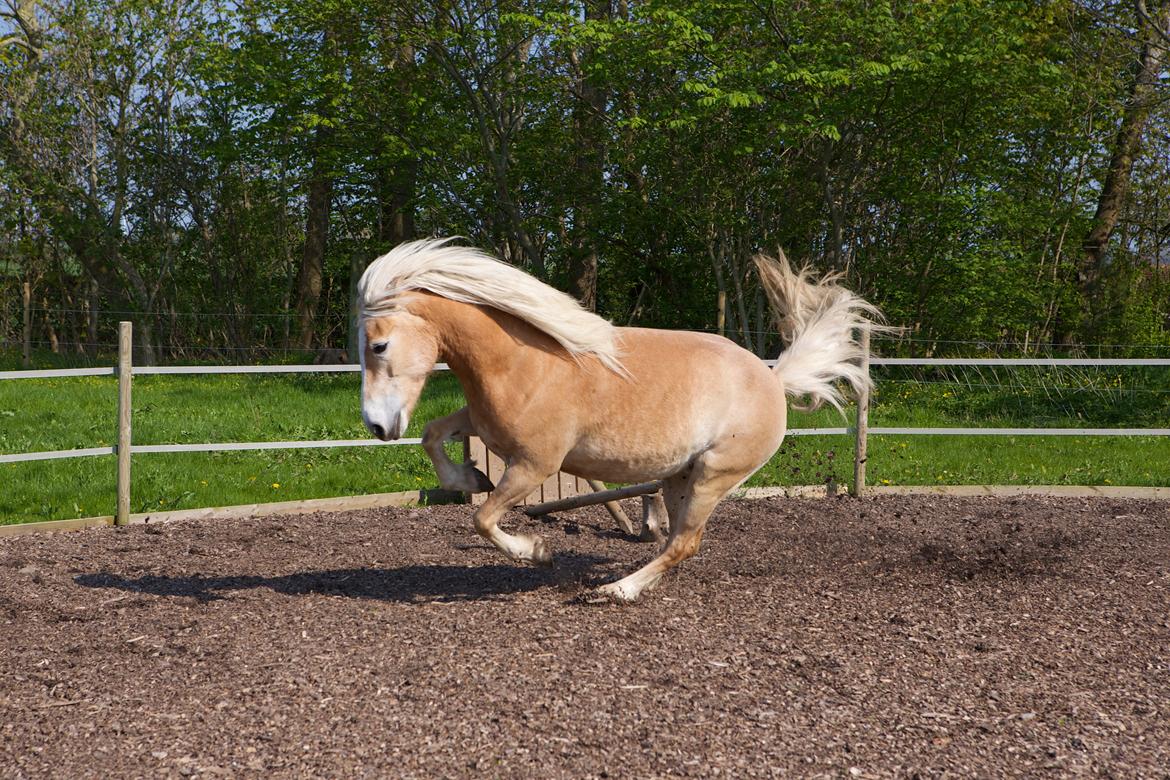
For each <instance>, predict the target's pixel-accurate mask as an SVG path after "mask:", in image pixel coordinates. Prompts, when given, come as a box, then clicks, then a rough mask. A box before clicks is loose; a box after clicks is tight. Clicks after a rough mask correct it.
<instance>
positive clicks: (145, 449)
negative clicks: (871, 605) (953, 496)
mask: <svg viewBox="0 0 1170 780" xmlns="http://www.w3.org/2000/svg"><path fill="white" fill-rule="evenodd" d="M130 327H131V326H130V323H128V322H124V323H121V329H122V332H121V333H120V334H119V335H120V336H121V338H120V339H119V341H120V347H119V350H120V355H119V365H120V366H127V367H129V366H130V363H129V358H130V355H129V349H130V347H129V343H130V338H129V337H130ZM764 362H765V363H766V364H767V365H775V363H776V361H775V360H767V361H764ZM868 363H869V365H871V366H1036V367H1042V368H1043V367H1065V366H1129V367H1133V366H1166V367H1170V358H1148V359H1125V358H879V357H874V358H870V359H869V360H868ZM435 370H436V371H447V370H449V367H448V365H447V364H446V363H436V364H435ZM357 371H360V366H358V365H354V364H347V365H264V366H140V367H132V368H129V370H128V371H127V374H126V378H127V379H128V378H129V377H130V375H131V374H137V375H152V374H153V375H164V374H170V375H176V374H318V373H354V372H357ZM87 376H118V377H119V379H120V380H121V379H122V378H123V377H122V376H121V375H120V371H119V369H118V368H117V367H113V366H108V367H96V368H62V369H49V370H43V371H0V380H5V379H50V378H57V377H87ZM123 388H124V389H123ZM129 388H130V383H129V382H128V381H127V382H121V381H120V382H119V394H120V396H121V395H122V394H123V393H124V394H125V399H123V398H121V397H120V398H119V407H120V409H121V410H122V411H121V412H120V414H119V432H120V434H121V437H120V440H122V441H125V442H127V444H126V445H125V447H124V449H125V451H124V452H119V447H117V446H113V447H87V448H82V449H72V450H52V451H45V452H22V453H12V454H7V455H0V463H20V462H26V461H38V460H58V459H64V458H83V457H90V456H99V455H122V456H123V457H120V458H119V461H120V465H121V462H126V461H128V458H126V456H127V455H128V454H129V453H130V452H134V453H140V454H149V453H167V452H229V451H240V450H283V449H317V448H327V447H376V446H395V445H403V444H420V443H421V441H422V440H421V439H398V440H397V441H391V442H383V441H378V440H377V439H321V440H316V441H257V442H208V443H199V444H137V445H136V444H130V443H129V442H130V439H129V434H130V430H131V428H130V424H131V420H130V416H129V403H128V401H129V392H130V389H129ZM123 400H124V401H125V403H123ZM863 403H866V404H867V399H863ZM862 420H864V414H861V413H860V412H859V421H862ZM788 434H789V435H792V436H857V437H858V441H857V447H856V452H857V456H856V459H855V460H856V463H855V475H856V477H857V480H856V481H857V482H858V484H857V485H855V486H854V488H855V489H860V488H861V486H862V484H863V483H864V461H865V449H866V448H865V441H864V440H865V438H866V436H867V435H878V436H883V435H891V436H895V435H896V436H1170V428H914V427H910V428H902V427H880V426H877V427H870V426H868V425H866V424H864V423H863V422H862V424H860V425H852V426H848V427H838V428H792V429H789V431H788ZM129 485H130V475H129V466H128V465H126V466H125V467H120V468H119V473H118V493H119V498H120V499H122V500H120V501H119V507H118V508H119V512H118V517H117V520H116V522H117V523H118V524H124V523H125V522H126V520H127V519H128V518H127V517H126V515H127V514H128V508H124V507H123V503H124V502H127V503H128V497H129V489H130V487H129Z"/></svg>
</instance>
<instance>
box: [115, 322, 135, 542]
mask: <svg viewBox="0 0 1170 780" xmlns="http://www.w3.org/2000/svg"><path fill="white" fill-rule="evenodd" d="M133 350H134V339H133V326H132V325H131V324H130V323H129V322H120V323H118V511H117V513H116V514H115V515H114V525H126V524H127V523H129V522H130V379H131V376H132V370H133V369H132V366H133V360H132V356H133Z"/></svg>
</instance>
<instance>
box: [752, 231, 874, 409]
mask: <svg viewBox="0 0 1170 780" xmlns="http://www.w3.org/2000/svg"><path fill="white" fill-rule="evenodd" d="M755 263H756V269H757V270H758V271H759V274H760V281H761V282H763V285H764V291H765V292H766V293H767V294H768V300H769V301H770V302H771V304H772V310H773V312H774V314H775V315H776V320H777V322H778V323H779V326H780V336H781V338H783V339H784V341H785V342H786V343H787V344H788V347H787V349H785V350H784V351H783V352H781V353H780V357H779V359H778V360H777V361H776V367H775V369H773V370H774V371H775V373H776V376H777V377H779V378H780V381H782V382H783V383H784V390H785V392H786V393H787V394H788V395H790V396H793V397H795V398H803V397H807V398H808V399H809V402H808V403H807V405H804V406H797V408H800V409H806V410H812V409H817V408H819V407H820V406H821V405H823V404H825V403H829V404H831V405H832V406H834V407H836V409H837V410H838V411H841V404H842V403H843V401H844V398H843V397H842V395H841V391H840V390H839V389H838V382H839V380H842V379H844V380H845V381H846V382H847V383H848V384H849V385H850V386H851V387H852V388H853V391H854V392H855V393H860V392H861V390H862V389H863V388H868V387H869V386H870V384H871V383H870V379H869V374H868V373H867V372H866V371H865V370H863V369H862V367H861V366H860V364H859V362H858V361H859V359H860V357H861V354H862V347H861V344H860V342H859V341H858V340H857V339H856V337H855V335H854V334H855V333H862V332H869V333H875V332H885V331H890V330H894V329H892V328H888V327H886V326H884V325H881V324H879V323H880V321H881V318H882V315H881V312H880V311H878V309H877V307H876V306H874V305H873V304H870V303H867V302H866V301H864V300H862V299H861V298H859V297H857V296H856V295H854V294H853V293H852V292H850V291H849V290H846V289H845V288H844V287H841V286H840V285H838V284H837V280H838V279H840V278H841V274H829V275H827V276H824V277H822V278H820V279H815V278H813V276H812V273H811V272H810V270H809V269H808V267H807V266H806V267H805V268H802V269H801V270H799V271H793V270H792V267H791V266H789V264H788V259H787V258H785V257H784V253H783V252H781V253H780V255H779V257H777V258H776V259H773V258H771V257H767V256H765V255H757V256H756V257H755Z"/></svg>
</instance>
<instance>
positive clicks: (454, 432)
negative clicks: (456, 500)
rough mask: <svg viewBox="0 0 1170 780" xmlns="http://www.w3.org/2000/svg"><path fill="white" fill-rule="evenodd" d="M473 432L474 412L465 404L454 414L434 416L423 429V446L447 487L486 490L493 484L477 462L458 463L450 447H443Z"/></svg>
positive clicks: (472, 490)
mask: <svg viewBox="0 0 1170 780" xmlns="http://www.w3.org/2000/svg"><path fill="white" fill-rule="evenodd" d="M474 433H475V427H474V426H473V425H472V424H471V414H470V412H468V411H467V407H466V406H465V407H463V408H462V409H460V410H459V411H457V412H455V413H454V414H449V415H447V416H446V417H440V418H439V419H437V420H432V421H431V422H429V423H427V427H426V428H424V429H423V435H422V446H423V449H424V450H426V452H427V456H428V457H429V458H430V459H431V463H433V464H435V473H436V474H437V475H438V477H439V485H441V486H442V487H443V489H444V490H461V491H463V492H464V493H487V492H488V491H490V490H492V488H493V487H494V486H493V485H492V481H491V480H490V479H488V478H487V475H485V474H484V473H483V472H482V471H480V470H479V469H477V468H476V467H475V463H474V462H468V463H463V464H458V463H455V462H454V461H452V460H451V459H450V458H449V457H447V451H446V450H445V449H443V444H444V443H445V442H448V441H452V440H454V439H459V438H462V437H464V436H471V435H473V434H474Z"/></svg>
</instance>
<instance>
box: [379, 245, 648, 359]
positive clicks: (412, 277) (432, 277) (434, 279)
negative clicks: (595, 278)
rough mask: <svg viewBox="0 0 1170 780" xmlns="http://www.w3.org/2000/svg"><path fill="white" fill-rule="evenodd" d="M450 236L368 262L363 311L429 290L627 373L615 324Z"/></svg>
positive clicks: (385, 309)
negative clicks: (517, 322)
mask: <svg viewBox="0 0 1170 780" xmlns="http://www.w3.org/2000/svg"><path fill="white" fill-rule="evenodd" d="M451 240H452V239H451V238H428V239H423V240H421V241H408V242H406V243H403V244H399V245H398V246H396V247H394V248H393V249H391V250H390V251H389V252H388V253H387V254H384V255H382V256H381V257H379V258H378V259H377V260H375V261H374V262H372V263H370V266H369V268H367V269H366V272H365V273H364V274H362V278H361V281H360V282H358V299H359V301H360V305H361V315H362V316H363V317H376V316H378V315H380V314H387V313H389V312H391V311H394V310H395V309H397V308H398V307H399V305H400V301H401V297H402V296H403V295H404V294H406V293H408V292H411V291H414V290H419V291H424V290H425V291H427V292H431V293H434V294H435V295H441V296H442V297H444V298H450V299H451V300H453V301H460V302H462V303H470V304H476V305H480V306H490V307H492V308H495V309H499V310H500V311H503V312H507V313H508V314H511V315H513V316H515V317H518V318H519V319H522V320H524V321H525V322H527V323H528V324H529V325H531V326H533V327H534V328H536V329H537V330H540V331H542V332H544V333H547V334H548V335H549V336H551V337H552V338H554V339H556V341H557V343H559V344H560V345H561V346H562V347H564V348H565V349H566V350H568V352H569V354H571V355H573V356H574V357H578V356H581V355H593V356H595V357H596V358H597V359H598V360H600V361H601V363H602V364H603V365H605V366H606V367H607V368H609V369H610V370H612V371H614V372H616V373H618V374H623V375H624V374H625V369H624V368H623V367H622V364H621V359H620V356H619V354H618V348H617V342H616V335H617V334H616V328H614V326H613V324H612V323H610V322H608V321H606V320H604V319H602V318H601V317H598V316H597V315H596V314H594V313H593V312H590V311H587V310H586V309H584V308H582V306H581V304H579V303H578V302H577V301H576V300H574V299H573V298H571V297H570V296H568V295H566V294H565V293H563V292H561V291H560V290H557V289H554V288H552V287H549V286H548V285H547V284H545V283H544V282H541V281H538V280H536V279H535V278H533V277H531V276H529V275H528V274H526V273H524V272H523V271H521V270H520V269H518V268H516V267H514V266H511V265H508V264H507V263H504V262H501V261H499V260H497V259H495V258H494V257H491V256H489V255H487V254H485V253H484V252H481V251H480V250H478V249H476V248H474V247H468V246H449V245H448V242H450V241H451Z"/></svg>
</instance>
